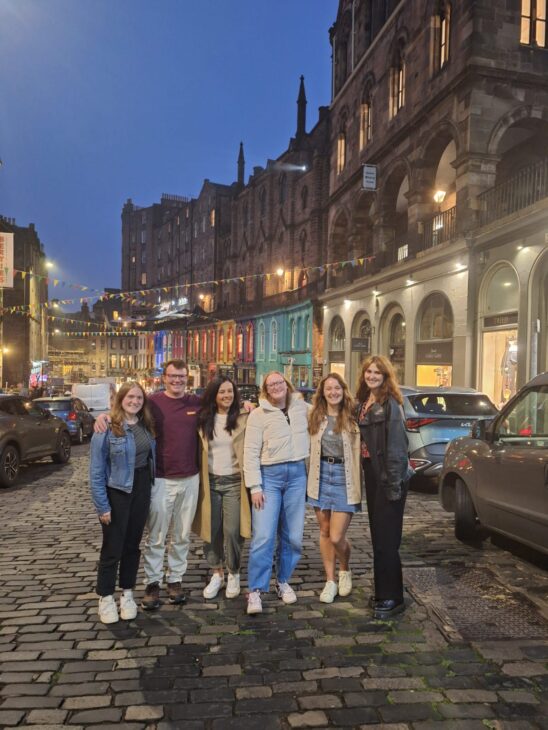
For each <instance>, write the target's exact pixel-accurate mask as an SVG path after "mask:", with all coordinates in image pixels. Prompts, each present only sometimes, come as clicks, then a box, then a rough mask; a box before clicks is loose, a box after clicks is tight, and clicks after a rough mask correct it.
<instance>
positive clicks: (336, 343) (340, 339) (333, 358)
mask: <svg viewBox="0 0 548 730" xmlns="http://www.w3.org/2000/svg"><path fill="white" fill-rule="evenodd" d="M345 348H346V332H345V329H344V322H343V321H342V319H341V318H340V317H335V318H334V320H333V322H332V323H331V328H330V336H329V371H330V372H333V373H338V374H339V375H340V376H341V378H344V377H345V362H344V359H345Z"/></svg>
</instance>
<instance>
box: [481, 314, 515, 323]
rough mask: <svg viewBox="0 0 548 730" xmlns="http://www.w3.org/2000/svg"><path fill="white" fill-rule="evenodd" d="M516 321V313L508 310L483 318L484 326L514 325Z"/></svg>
mask: <svg viewBox="0 0 548 730" xmlns="http://www.w3.org/2000/svg"><path fill="white" fill-rule="evenodd" d="M517 323H518V313H517V312H508V314H493V315H491V316H489V317H484V318H483V326H484V327H508V325H516V324H517Z"/></svg>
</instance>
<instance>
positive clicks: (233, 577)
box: [225, 573, 240, 598]
mask: <svg viewBox="0 0 548 730" xmlns="http://www.w3.org/2000/svg"><path fill="white" fill-rule="evenodd" d="M239 595H240V574H239V573H229V574H228V580H227V582H226V592H225V596H226V597H227V598H236V596H239Z"/></svg>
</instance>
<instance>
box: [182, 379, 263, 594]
mask: <svg viewBox="0 0 548 730" xmlns="http://www.w3.org/2000/svg"><path fill="white" fill-rule="evenodd" d="M247 418H248V414H247V412H246V411H245V410H241V408H240V397H239V394H238V389H237V387H236V385H235V383H233V382H232V380H231V379H230V378H227V377H224V376H223V377H219V378H216V379H215V380H213V381H212V382H211V383H210V384H209V385H208V386H207V388H206V390H205V393H204V396H203V401H202V408H201V410H200V414H199V417H198V422H199V435H200V442H201V449H202V454H201V456H202V458H201V467H200V492H199V496H198V506H197V509H196V515H195V517H194V521H193V523H192V529H193V531H194V532H195V533H196V534H198V535H199V536H200V537H201V538H202V539H203V540H204V543H205V545H204V552H205V556H206V559H207V562H208V564H209V566H210V567H211V569H212V575H211V580H210V581H209V583H208V585H207V586H206V587H205V588H204V591H203V595H204V598H215V597H216V596H217V594H218V592H219V591H220V590H221V588H222V587H223V586H224V584H225V580H224V563H225V562H226V567H227V569H228V580H227V585H226V594H225V595H226V597H227V598H235V597H236V596H238V595H239V593H240V563H241V552H242V544H243V540H244V538H248V537H251V510H250V505H249V493H248V490H247V489H246V488H245V482H244V474H243V462H244V434H245V428H246V423H247Z"/></svg>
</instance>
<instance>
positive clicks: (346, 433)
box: [307, 373, 362, 603]
mask: <svg viewBox="0 0 548 730" xmlns="http://www.w3.org/2000/svg"><path fill="white" fill-rule="evenodd" d="M309 430H310V437H311V438H310V469H309V472H308V488H307V502H308V504H310V505H311V506H312V507H313V508H314V512H315V513H316V519H317V520H318V525H319V528H320V553H321V556H322V562H323V566H324V569H325V575H326V583H325V586H324V588H323V590H322V592H321V594H320V601H322V603H332V602H333V600H334V598H335V596H336V595H337V594H339V595H340V596H348V595H350V593H351V591H352V573H351V571H350V551H351V548H350V542H349V541H348V539H347V537H346V531H347V530H348V527H349V526H350V521H351V520H352V515H353V514H354V513H355V512H359V511H360V510H361V495H362V489H361V485H362V479H361V464H360V430H359V428H358V425H357V423H356V418H355V408H354V401H353V398H352V396H351V394H350V391H349V389H348V385H347V384H346V383H345V381H344V380H343V379H342V378H341V376H340V375H338V374H337V373H330V374H329V375H326V376H325V377H324V378H323V379H322V380H321V381H320V384H319V385H318V390H317V391H316V394H315V396H314V400H313V404H312V411H311V412H310V417H309ZM337 561H338V563H339V580H338V583H337V582H336V576H335V573H336V564H337Z"/></svg>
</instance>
